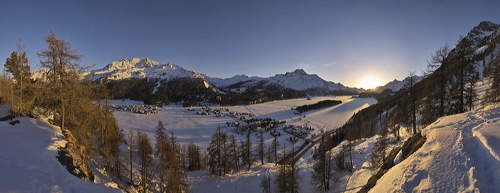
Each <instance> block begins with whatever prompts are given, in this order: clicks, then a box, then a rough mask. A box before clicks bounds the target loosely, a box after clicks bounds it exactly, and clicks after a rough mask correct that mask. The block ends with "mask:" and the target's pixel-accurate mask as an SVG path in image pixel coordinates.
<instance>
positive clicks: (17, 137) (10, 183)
mask: <svg viewBox="0 0 500 193" xmlns="http://www.w3.org/2000/svg"><path fill="white" fill-rule="evenodd" d="M6 113H7V110H6V108H5V107H0V117H3V116H5V115H6ZM15 120H20V121H21V123H20V124H16V125H14V126H11V125H10V124H8V123H7V122H1V121H0V192H82V193H87V192H121V191H120V190H118V189H112V188H107V187H105V186H104V185H103V184H92V183H89V182H85V181H83V180H81V179H80V178H77V177H75V176H73V175H71V174H70V173H69V172H68V171H67V170H66V168H64V166H62V165H61V163H59V162H58V161H57V158H56V155H57V149H58V148H59V147H61V146H63V145H64V143H65V142H64V141H63V140H62V139H61V133H60V131H59V130H58V129H56V128H54V127H52V126H50V125H49V124H48V123H47V122H45V121H43V120H40V119H31V118H24V117H21V118H15Z"/></svg>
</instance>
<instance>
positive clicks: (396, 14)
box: [0, 0, 500, 86]
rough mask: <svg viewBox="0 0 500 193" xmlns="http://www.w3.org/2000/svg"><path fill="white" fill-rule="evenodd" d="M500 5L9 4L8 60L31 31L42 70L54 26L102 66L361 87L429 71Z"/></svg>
mask: <svg viewBox="0 0 500 193" xmlns="http://www.w3.org/2000/svg"><path fill="white" fill-rule="evenodd" d="M499 10H500V1H498V0H470V1H465V0H377V1H373V0H313V1H294V0H289V1H288V0H287V1H282V0H271V1H270V0H265V1H253V0H233V1H220V0H180V1H170V0H43V1H42V0H32V1H27V0H7V1H2V3H1V4H0V25H1V30H0V60H2V61H3V62H2V64H3V63H5V62H4V61H5V59H6V58H7V57H9V56H10V53H11V52H12V51H14V49H15V44H16V39H17V37H18V36H22V38H23V39H24V43H25V44H26V46H27V50H28V56H29V57H30V60H31V66H32V69H39V63H40V62H39V58H38V56H37V54H36V53H37V52H40V51H41V50H43V49H46V47H47V46H46V44H45V43H44V42H43V39H42V38H43V37H44V36H46V35H47V34H48V33H49V32H50V30H51V29H53V30H54V32H55V33H56V35H57V37H58V38H59V39H64V40H67V41H69V42H70V43H71V45H72V47H73V48H75V49H77V50H78V53H79V54H82V55H84V57H83V60H82V64H83V65H92V64H95V67H94V69H97V68H102V67H104V66H105V65H106V64H108V63H110V62H112V61H117V60H121V59H131V58H134V57H139V58H143V57H149V58H151V59H152V60H155V61H158V62H161V63H168V62H171V63H174V64H177V65H179V66H181V67H184V68H187V69H193V70H196V71H198V72H200V73H206V74H207V75H209V76H214V77H221V78H226V77H231V76H234V75H237V74H245V75H248V76H262V77H268V76H273V75H275V74H282V73H285V72H290V71H293V70H295V69H298V68H301V69H304V70H305V71H306V72H307V73H309V74H317V75H319V76H320V77H322V78H323V79H325V80H329V81H334V82H341V83H343V84H344V85H347V86H358V82H359V81H361V80H362V79H364V78H365V77H367V76H374V77H378V78H380V79H381V80H382V81H383V82H384V83H385V82H388V81H391V80H394V79H403V78H404V77H405V76H406V75H408V73H409V72H412V71H415V72H416V73H417V74H420V72H421V71H422V70H423V69H425V65H426V61H427V60H428V59H429V58H430V56H431V54H432V53H433V52H434V51H435V50H436V49H437V48H438V47H440V46H442V45H444V44H450V46H454V44H455V43H456V40H457V39H458V37H459V36H460V35H466V34H467V32H468V31H469V30H470V29H472V27H474V26H476V25H478V24H479V23H480V22H481V21H484V20H487V21H492V22H494V23H500V11H499ZM2 67H3V66H2Z"/></svg>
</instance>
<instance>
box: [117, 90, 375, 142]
mask: <svg viewBox="0 0 500 193" xmlns="http://www.w3.org/2000/svg"><path fill="white" fill-rule="evenodd" d="M327 99H330V100H331V99H334V100H341V101H342V102H343V103H342V104H340V105H337V106H334V107H329V108H324V109H320V110H315V111H309V112H307V113H304V114H303V115H305V116H306V117H305V118H300V116H299V115H296V114H294V112H296V111H295V110H291V108H292V107H297V106H301V105H305V104H314V103H317V102H319V101H322V100H327ZM112 103H113V104H115V105H140V104H142V103H138V102H136V101H129V100H125V101H122V100H112ZM375 103H376V100H375V99H372V98H352V97H350V96H337V97H316V98H312V100H307V99H306V98H300V99H290V100H281V101H273V102H268V103H262V104H255V105H244V106H228V107H225V106H223V108H228V109H229V111H231V112H239V113H252V114H254V115H255V117H260V118H273V119H276V120H284V121H286V122H287V124H292V125H298V126H299V125H305V124H308V125H310V126H312V127H313V128H316V129H315V131H313V132H312V133H319V132H320V130H321V129H322V128H323V127H326V129H327V130H330V129H336V128H337V127H340V126H342V125H343V124H344V123H345V122H346V121H347V120H348V119H349V118H350V117H351V116H352V115H353V114H354V113H355V112H357V111H359V110H361V109H363V108H366V107H368V106H370V105H372V104H375ZM218 107H219V106H214V108H218ZM199 109H200V108H195V110H196V111H189V110H188V109H187V108H186V107H181V106H165V107H164V108H160V109H159V111H158V113H156V114H150V115H145V114H137V113H131V112H128V111H120V110H117V111H115V112H114V116H115V118H116V119H117V121H118V125H119V127H120V128H121V129H124V131H125V133H126V132H128V130H130V129H133V130H141V131H144V132H146V133H147V134H148V135H149V136H150V138H151V140H152V143H155V139H154V133H155V131H156V128H157V126H158V121H162V122H163V124H164V125H165V128H167V130H168V131H173V132H174V133H175V135H176V136H177V139H178V140H179V142H180V143H181V144H186V145H187V144H189V142H190V141H192V142H194V143H196V144H197V145H199V146H200V147H201V149H206V147H207V144H208V143H209V142H210V140H211V137H212V134H213V133H214V132H215V129H216V128H217V126H225V125H226V122H234V121H237V119H235V118H233V117H229V116H226V117H215V116H206V115H197V114H196V112H197V111H198V110H199ZM234 135H236V134H234ZM236 137H237V138H238V136H236ZM241 137H243V136H241ZM265 138H266V140H270V139H271V138H272V136H271V135H270V134H266V135H265ZM282 138H284V136H283V137H282Z"/></svg>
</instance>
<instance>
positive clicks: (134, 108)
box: [112, 105, 159, 115]
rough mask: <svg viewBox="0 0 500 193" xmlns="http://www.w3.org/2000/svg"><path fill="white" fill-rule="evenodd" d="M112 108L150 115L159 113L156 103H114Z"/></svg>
mask: <svg viewBox="0 0 500 193" xmlns="http://www.w3.org/2000/svg"><path fill="white" fill-rule="evenodd" d="M112 108H113V109H116V110H122V111H129V112H132V113H138V114H145V115H149V114H156V113H158V108H159V107H158V106H155V105H113V106H112Z"/></svg>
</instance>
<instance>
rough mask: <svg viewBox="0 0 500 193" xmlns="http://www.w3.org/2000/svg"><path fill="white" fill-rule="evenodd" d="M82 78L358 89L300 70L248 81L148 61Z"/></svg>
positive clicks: (110, 67)
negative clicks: (200, 81)
mask: <svg viewBox="0 0 500 193" xmlns="http://www.w3.org/2000/svg"><path fill="white" fill-rule="evenodd" d="M83 76H84V77H86V78H89V79H92V80H97V79H101V80H102V79H105V80H123V79H129V78H133V77H136V78H158V79H159V80H166V81H169V80H172V79H175V78H200V79H203V80H205V81H206V82H207V83H208V84H209V85H210V86H212V87H215V88H217V89H221V90H223V89H226V90H230V91H238V92H243V91H245V90H248V89H250V88H254V89H255V88H256V87H258V88H259V89H262V90H265V87H267V86H280V87H284V88H290V89H294V90H297V91H307V90H314V91H316V92H319V93H331V92H334V91H344V92H351V93H356V92H358V89H355V88H349V87H346V86H344V85H342V84H340V83H334V82H330V81H326V80H324V79H322V78H321V77H319V76H318V75H315V74H307V73H306V72H305V71H304V70H302V69H297V70H295V71H293V72H287V73H285V74H276V75H275V76H272V77H267V78H263V77H256V76H253V77H248V76H246V75H236V76H233V77H231V78H217V77H210V76H207V75H206V74H203V73H198V72H197V71H194V70H187V69H184V68H182V67H180V66H177V65H174V64H172V63H160V62H156V61H153V60H151V59H149V58H133V59H131V60H127V59H124V60H120V61H114V62H111V63H110V64H108V65H106V66H105V67H104V68H102V69H97V70H92V71H90V72H85V73H83Z"/></svg>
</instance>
